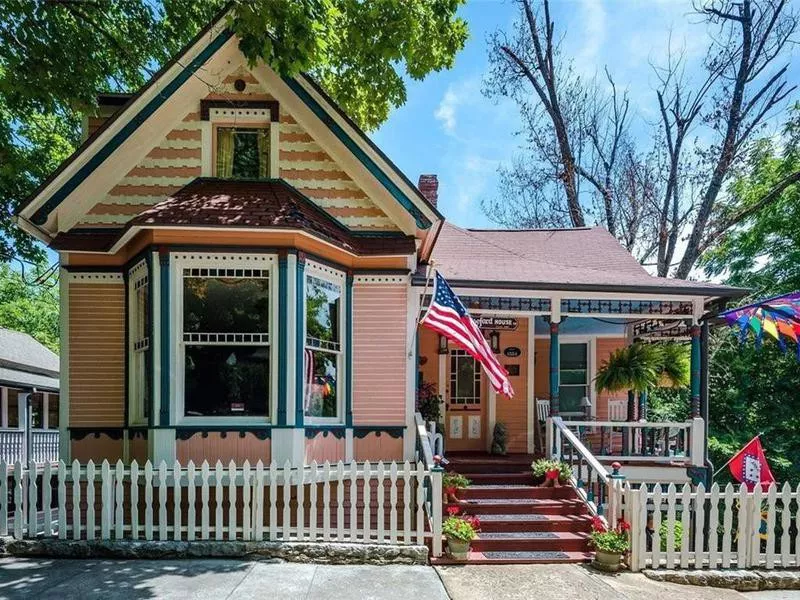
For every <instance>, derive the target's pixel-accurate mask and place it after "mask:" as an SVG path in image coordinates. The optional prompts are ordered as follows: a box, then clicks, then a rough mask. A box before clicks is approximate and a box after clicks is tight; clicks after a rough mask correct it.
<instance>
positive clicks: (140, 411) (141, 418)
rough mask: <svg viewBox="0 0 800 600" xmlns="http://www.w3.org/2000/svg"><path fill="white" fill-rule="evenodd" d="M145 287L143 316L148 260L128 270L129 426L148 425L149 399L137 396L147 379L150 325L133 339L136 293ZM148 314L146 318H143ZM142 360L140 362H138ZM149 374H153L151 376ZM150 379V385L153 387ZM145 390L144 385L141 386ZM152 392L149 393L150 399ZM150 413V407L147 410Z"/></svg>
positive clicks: (149, 280) (149, 294)
mask: <svg viewBox="0 0 800 600" xmlns="http://www.w3.org/2000/svg"><path fill="white" fill-rule="evenodd" d="M144 286H146V287H147V298H148V300H147V303H145V307H144V310H145V313H147V312H148V311H149V307H148V305H149V304H152V302H153V281H152V274H151V273H150V272H149V269H148V266H147V261H146V260H144V259H143V260H141V261H140V262H138V263H136V265H134V266H133V267H131V268H130V270H129V271H128V297H127V303H128V319H127V321H128V323H127V325H128V423H129V424H131V425H144V424H147V420H148V417H147V414H146V413H145V408H146V406H145V405H146V403H147V402H148V400H149V398H147V397H140V394H141V390H140V387H141V378H142V377H147V353H148V350H149V351H150V352H152V350H153V348H152V346H153V340H152V339H151V338H150V333H151V332H152V323H150V324H149V326H148V331H145V335H144V337H143V338H140V339H137V338H136V331H137V330H138V329H139V318H140V315H139V314H138V308H139V303H138V297H137V296H138V292H139V290H140V289H141V288H142V287H144ZM147 316H148V315H147V314H146V315H145V319H146V317H147ZM139 358H141V359H142V361H141V362H140V361H139V360H138V359H139ZM151 374H152V373H151ZM152 383H153V382H152V379H151V381H150V385H151V387H152ZM144 389H147V382H145V383H144ZM152 394H153V390H152V389H151V390H150V395H151V397H152ZM150 409H151V410H152V407H150Z"/></svg>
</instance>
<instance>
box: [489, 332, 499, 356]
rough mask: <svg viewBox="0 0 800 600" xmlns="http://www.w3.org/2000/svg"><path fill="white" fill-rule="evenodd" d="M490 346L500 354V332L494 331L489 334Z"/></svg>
mask: <svg viewBox="0 0 800 600" xmlns="http://www.w3.org/2000/svg"><path fill="white" fill-rule="evenodd" d="M489 346H490V347H491V348H492V352H494V353H495V354H500V332H499V331H493V332H492V333H490V334H489Z"/></svg>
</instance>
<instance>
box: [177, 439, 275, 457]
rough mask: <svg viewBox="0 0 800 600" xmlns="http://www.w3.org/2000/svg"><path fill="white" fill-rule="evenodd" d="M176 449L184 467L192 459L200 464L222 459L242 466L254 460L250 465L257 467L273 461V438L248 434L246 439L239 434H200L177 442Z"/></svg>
mask: <svg viewBox="0 0 800 600" xmlns="http://www.w3.org/2000/svg"><path fill="white" fill-rule="evenodd" d="M175 446H176V448H175V452H176V457H177V459H178V461H179V462H180V463H181V464H186V463H188V462H189V461H190V460H191V461H194V462H195V463H196V464H199V463H202V462H203V461H204V460H207V461H209V462H216V461H217V460H221V461H222V462H223V463H226V464H227V463H228V462H230V461H234V462H236V463H237V464H242V463H243V462H244V461H246V460H248V461H250V464H256V463H257V462H258V461H259V460H261V461H263V462H264V464H269V462H270V460H271V442H270V439H269V438H267V439H265V440H261V439H259V438H257V437H256V436H255V435H254V434H252V433H249V432H246V433H244V436H242V434H240V433H239V432H236V431H231V432H227V433H221V432H218V431H210V432H208V433H201V432H200V433H195V434H194V435H192V436H191V437H190V438H189V439H188V440H181V439H178V440H176V442H175Z"/></svg>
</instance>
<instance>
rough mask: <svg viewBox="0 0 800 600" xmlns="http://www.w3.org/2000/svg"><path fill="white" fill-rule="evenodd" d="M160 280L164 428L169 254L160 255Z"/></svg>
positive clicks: (165, 415) (162, 419) (164, 414)
mask: <svg viewBox="0 0 800 600" xmlns="http://www.w3.org/2000/svg"><path fill="white" fill-rule="evenodd" d="M158 262H159V267H160V268H159V280H160V282H161V286H160V289H159V292H158V296H159V297H158V300H159V305H160V307H161V313H160V315H161V323H159V328H160V329H161V332H160V333H161V335H160V340H161V347H160V348H159V350H160V352H161V400H160V402H161V414H160V415H159V425H161V426H162V427H163V426H165V425H169V400H170V398H169V375H170V365H169V357H170V344H169V332H170V323H169V252H164V253H162V254H159V255H158Z"/></svg>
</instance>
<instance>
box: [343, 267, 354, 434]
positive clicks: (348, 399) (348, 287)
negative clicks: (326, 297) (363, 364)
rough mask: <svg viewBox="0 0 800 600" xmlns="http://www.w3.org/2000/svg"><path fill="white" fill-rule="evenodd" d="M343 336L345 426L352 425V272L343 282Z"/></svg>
mask: <svg viewBox="0 0 800 600" xmlns="http://www.w3.org/2000/svg"><path fill="white" fill-rule="evenodd" d="M344 297H345V308H344V315H345V324H344V328H345V332H346V333H345V336H346V337H347V344H345V347H344V363H345V367H344V369H345V393H344V423H345V425H346V426H347V427H352V426H353V274H352V273H350V272H348V273H347V280H346V283H345V292H344Z"/></svg>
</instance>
